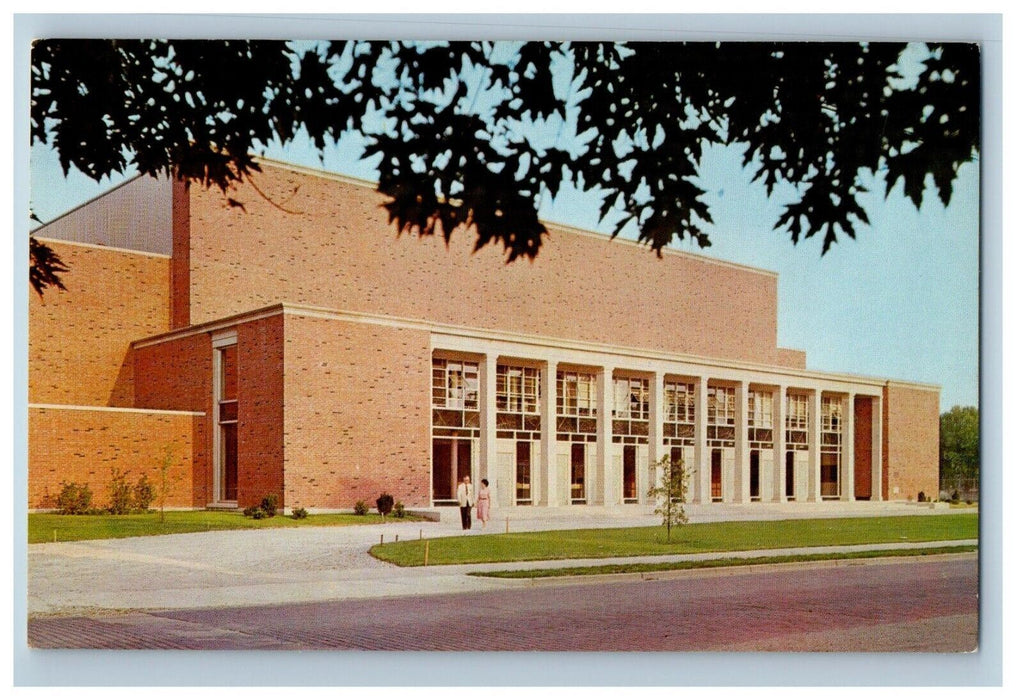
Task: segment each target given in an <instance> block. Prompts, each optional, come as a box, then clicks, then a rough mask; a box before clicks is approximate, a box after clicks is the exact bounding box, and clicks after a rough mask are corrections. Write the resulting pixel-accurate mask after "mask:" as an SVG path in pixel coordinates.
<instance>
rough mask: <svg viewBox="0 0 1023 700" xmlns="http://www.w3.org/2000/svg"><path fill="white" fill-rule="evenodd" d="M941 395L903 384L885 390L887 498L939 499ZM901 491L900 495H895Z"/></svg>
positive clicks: (899, 499) (894, 499)
mask: <svg viewBox="0 0 1023 700" xmlns="http://www.w3.org/2000/svg"><path fill="white" fill-rule="evenodd" d="M939 399H940V394H939V392H937V391H935V390H931V389H926V388H918V387H912V386H907V385H903V384H894V383H892V384H889V385H888V386H886V387H885V391H884V406H885V409H884V414H885V415H884V464H885V473H886V476H887V484H886V485H885V499H886V500H893V501H901V500H913V501H915V500H916V499H917V494H918V493H919V492H920V491H923V492H924V494H925V495H926V496H930V497H931V498H937V497H938V421H939V410H940V409H939ZM896 488H898V493H896V491H895V490H896Z"/></svg>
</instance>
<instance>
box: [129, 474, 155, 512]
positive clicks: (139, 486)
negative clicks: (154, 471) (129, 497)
mask: <svg viewBox="0 0 1023 700" xmlns="http://www.w3.org/2000/svg"><path fill="white" fill-rule="evenodd" d="M133 495H134V497H135V498H134V506H135V508H137V509H138V510H142V511H146V510H149V506H150V505H151V504H152V502H153V501H155V500H156V487H155V486H153V483H152V482H151V481H150V480H149V477H147V476H146V475H145V474H143V475H142V476H140V477H139V480H138V481H137V482H136V483H135V489H134V494H133Z"/></svg>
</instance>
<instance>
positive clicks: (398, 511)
mask: <svg viewBox="0 0 1023 700" xmlns="http://www.w3.org/2000/svg"><path fill="white" fill-rule="evenodd" d="M393 515H394V517H396V518H404V517H405V504H404V503H402V502H401V501H398V502H397V503H395V504H394V512H393Z"/></svg>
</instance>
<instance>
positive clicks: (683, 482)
mask: <svg viewBox="0 0 1023 700" xmlns="http://www.w3.org/2000/svg"><path fill="white" fill-rule="evenodd" d="M654 466H655V467H657V469H658V470H659V471H660V473H661V476H660V479H659V483H658V484H656V485H655V486H652V487H650V491H649V492H648V495H649V496H650V497H651V498H653V499H655V500H656V503H657V507H656V508H654V515H659V516H661V522H662V523H664V526H665V527H666V528H667V530H668V541H669V542H671V528H672V526H673V525H674V526H675V527H680V526H682V525H685V524H686V523H688V522H689V516H688V515H687V514H686V507H685V506H686V498H687V497H688V495H689V470H688V469H687V468H686V466H685V460H679V461H676V462H673V461H672V460H671V455H665V456H664V457H662V458H661V459H660V460H658V461H657V462H655V463H654Z"/></svg>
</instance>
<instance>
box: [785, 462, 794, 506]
mask: <svg viewBox="0 0 1023 700" xmlns="http://www.w3.org/2000/svg"><path fill="white" fill-rule="evenodd" d="M795 474H796V453H795V452H786V453H785V498H786V499H787V500H789V501H794V500H795V499H796V490H795V485H794V483H795V480H796V476H795Z"/></svg>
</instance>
